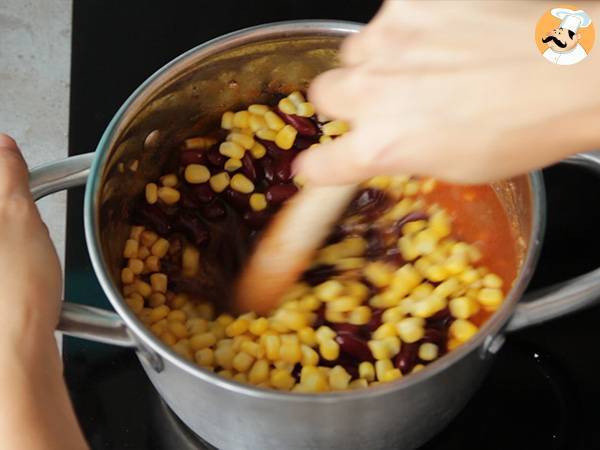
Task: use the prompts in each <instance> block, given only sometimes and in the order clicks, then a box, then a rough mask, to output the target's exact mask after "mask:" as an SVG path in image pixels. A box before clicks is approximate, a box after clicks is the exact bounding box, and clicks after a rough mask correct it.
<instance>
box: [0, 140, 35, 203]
mask: <svg viewBox="0 0 600 450" xmlns="http://www.w3.org/2000/svg"><path fill="white" fill-rule="evenodd" d="M14 192H19V193H27V194H29V173H28V171H27V164H26V163H25V160H24V159H23V155H21V151H20V150H19V147H18V146H17V143H16V142H15V140H14V139H13V138H11V137H10V136H8V135H7V134H3V133H0V197H1V196H4V195H7V194H9V193H14Z"/></svg>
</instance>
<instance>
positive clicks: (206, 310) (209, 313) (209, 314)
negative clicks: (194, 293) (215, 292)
mask: <svg viewBox="0 0 600 450" xmlns="http://www.w3.org/2000/svg"><path fill="white" fill-rule="evenodd" d="M196 310H197V311H198V315H199V316H200V317H202V318H203V319H206V320H212V319H213V317H214V316H215V307H214V306H213V305H212V304H211V303H200V304H198V306H196Z"/></svg>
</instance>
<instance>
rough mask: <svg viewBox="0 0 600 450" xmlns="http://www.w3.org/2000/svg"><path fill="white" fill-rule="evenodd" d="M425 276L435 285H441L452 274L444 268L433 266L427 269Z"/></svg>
mask: <svg viewBox="0 0 600 450" xmlns="http://www.w3.org/2000/svg"><path fill="white" fill-rule="evenodd" d="M424 275H425V276H426V277H427V279H428V280H430V281H433V282H434V283H439V282H441V281H444V280H446V279H447V278H448V276H449V275H450V274H449V273H448V271H447V270H446V268H445V267H444V266H442V265H437V264H432V265H431V266H429V267H427V269H426V270H425V273H424Z"/></svg>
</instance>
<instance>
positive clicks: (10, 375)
mask: <svg viewBox="0 0 600 450" xmlns="http://www.w3.org/2000/svg"><path fill="white" fill-rule="evenodd" d="M0 398H1V399H2V402H1V404H0V449H6V450H14V449H20V450H38V449H39V450H54V449H56V450H79V449H86V448H87V445H86V443H85V441H84V439H83V436H82V434H81V431H80V429H79V425H78V423H77V419H76V418H75V414H74V412H73V408H72V406H71V403H70V400H69V397H68V394H67V390H66V386H65V384H64V381H63V377H62V364H61V360H60V355H59V352H58V348H57V346H56V341H55V340H54V337H53V335H52V333H51V332H49V331H48V330H43V329H42V328H41V327H37V326H36V325H35V324H34V323H31V324H29V326H28V327H26V328H22V329H20V333H16V332H15V333H13V332H10V334H9V335H6V334H5V335H4V336H3V338H2V342H0Z"/></svg>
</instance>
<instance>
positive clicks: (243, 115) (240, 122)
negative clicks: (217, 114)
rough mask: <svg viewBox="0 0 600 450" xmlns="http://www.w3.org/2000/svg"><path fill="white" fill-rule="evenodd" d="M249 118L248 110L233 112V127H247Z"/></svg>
mask: <svg viewBox="0 0 600 450" xmlns="http://www.w3.org/2000/svg"><path fill="white" fill-rule="evenodd" d="M249 119H250V113H249V112H248V111H238V112H236V113H234V114H233V127H234V128H247V127H248V120H249Z"/></svg>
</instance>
